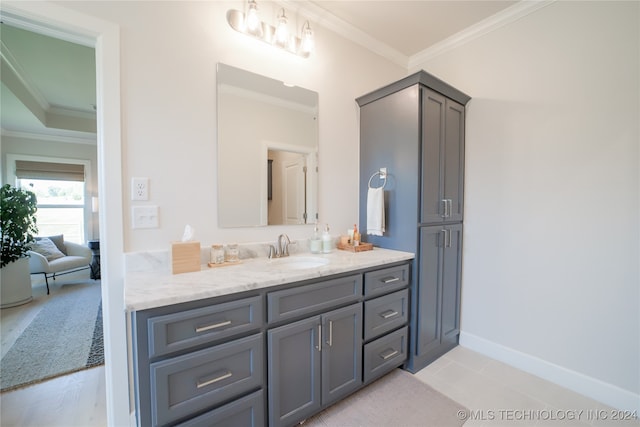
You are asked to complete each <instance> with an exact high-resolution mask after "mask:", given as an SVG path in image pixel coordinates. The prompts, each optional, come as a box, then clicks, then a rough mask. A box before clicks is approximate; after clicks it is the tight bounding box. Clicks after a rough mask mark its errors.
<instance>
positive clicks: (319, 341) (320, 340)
mask: <svg viewBox="0 0 640 427" xmlns="http://www.w3.org/2000/svg"><path fill="white" fill-rule="evenodd" d="M317 348H318V351H322V325H321V324H320V325H318V347H317Z"/></svg>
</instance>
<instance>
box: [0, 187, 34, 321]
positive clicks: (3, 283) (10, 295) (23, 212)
mask: <svg viewBox="0 0 640 427" xmlns="http://www.w3.org/2000/svg"><path fill="white" fill-rule="evenodd" d="M0 193H1V194H0V195H1V196H2V199H1V203H0V231H1V233H2V254H1V255H2V260H1V262H0V308H5V307H13V306H15V305H20V304H25V303H27V302H29V301H31V299H32V296H31V278H30V275H29V258H28V257H29V254H28V252H29V249H30V248H31V244H32V243H33V241H34V237H35V234H36V233H37V232H38V227H37V225H36V216H35V214H36V211H37V210H38V207H37V199H36V195H35V194H34V193H33V192H31V191H28V190H23V189H21V188H17V187H12V186H11V185H9V184H5V185H3V186H2V188H0Z"/></svg>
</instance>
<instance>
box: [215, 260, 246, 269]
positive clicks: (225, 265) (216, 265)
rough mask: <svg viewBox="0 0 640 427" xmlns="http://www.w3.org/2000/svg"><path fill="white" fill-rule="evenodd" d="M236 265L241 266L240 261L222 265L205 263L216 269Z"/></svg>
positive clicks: (227, 262) (226, 262)
mask: <svg viewBox="0 0 640 427" xmlns="http://www.w3.org/2000/svg"><path fill="white" fill-rule="evenodd" d="M238 264H242V261H241V260H238V261H234V262H230V261H225V262H223V263H222V264H213V263H211V262H209V263H207V265H208V266H209V267H211V268H218V267H227V266H230V265H238Z"/></svg>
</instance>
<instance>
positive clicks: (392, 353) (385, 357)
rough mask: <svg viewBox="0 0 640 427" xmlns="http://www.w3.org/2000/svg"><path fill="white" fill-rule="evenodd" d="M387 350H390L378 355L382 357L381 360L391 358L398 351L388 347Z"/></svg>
mask: <svg viewBox="0 0 640 427" xmlns="http://www.w3.org/2000/svg"><path fill="white" fill-rule="evenodd" d="M389 351H391V353H387V354H384V355H383V354H382V353H381V354H380V357H382V359H383V360H387V359H390V358H392V357H393V356H395V355H396V354H398V353H400V352H399V351H398V350H394V349H392V348H390V349H389Z"/></svg>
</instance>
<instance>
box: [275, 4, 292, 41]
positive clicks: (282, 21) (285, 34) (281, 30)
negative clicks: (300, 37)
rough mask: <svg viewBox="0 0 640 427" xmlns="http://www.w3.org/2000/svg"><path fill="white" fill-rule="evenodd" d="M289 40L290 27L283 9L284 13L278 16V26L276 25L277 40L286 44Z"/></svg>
mask: <svg viewBox="0 0 640 427" xmlns="http://www.w3.org/2000/svg"><path fill="white" fill-rule="evenodd" d="M288 40H289V28H288V27H287V17H286V16H285V15H284V9H283V10H282V15H281V16H279V17H278V26H277V27H276V41H277V42H278V43H280V44H282V45H284V44H286V43H287V41H288Z"/></svg>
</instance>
